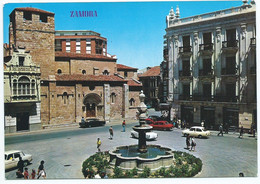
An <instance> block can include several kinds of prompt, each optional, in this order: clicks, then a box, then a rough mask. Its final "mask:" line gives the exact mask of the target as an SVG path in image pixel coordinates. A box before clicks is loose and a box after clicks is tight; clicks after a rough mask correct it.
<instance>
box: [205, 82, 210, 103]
mask: <svg viewBox="0 0 260 184" xmlns="http://www.w3.org/2000/svg"><path fill="white" fill-rule="evenodd" d="M203 97H204V98H206V99H207V100H209V99H210V97H211V84H203Z"/></svg>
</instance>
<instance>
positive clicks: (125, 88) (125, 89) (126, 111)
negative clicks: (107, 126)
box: [122, 84, 129, 118]
mask: <svg viewBox="0 0 260 184" xmlns="http://www.w3.org/2000/svg"><path fill="white" fill-rule="evenodd" d="M122 110H123V112H124V114H123V117H124V118H128V116H129V86H128V84H124V86H123V109H122Z"/></svg>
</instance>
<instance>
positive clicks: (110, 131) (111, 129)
mask: <svg viewBox="0 0 260 184" xmlns="http://www.w3.org/2000/svg"><path fill="white" fill-rule="evenodd" d="M109 134H110V139H111V140H112V139H113V135H114V133H113V128H112V126H110V128H109Z"/></svg>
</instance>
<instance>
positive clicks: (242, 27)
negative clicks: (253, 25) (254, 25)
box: [241, 23, 246, 39]
mask: <svg viewBox="0 0 260 184" xmlns="http://www.w3.org/2000/svg"><path fill="white" fill-rule="evenodd" d="M241 35H242V39H245V37H246V24H245V23H243V24H241Z"/></svg>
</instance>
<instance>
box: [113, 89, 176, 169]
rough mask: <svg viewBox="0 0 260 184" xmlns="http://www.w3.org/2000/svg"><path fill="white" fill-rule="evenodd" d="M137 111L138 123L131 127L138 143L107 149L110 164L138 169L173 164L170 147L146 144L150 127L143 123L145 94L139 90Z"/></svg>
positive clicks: (145, 109) (156, 167)
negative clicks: (137, 135) (137, 134)
mask: <svg viewBox="0 0 260 184" xmlns="http://www.w3.org/2000/svg"><path fill="white" fill-rule="evenodd" d="M139 98H140V105H139V107H138V111H139V125H137V126H134V127H133V129H134V130H135V131H137V132H138V133H139V138H138V145H129V146H119V147H117V148H115V149H114V150H110V151H109V155H110V164H111V165H114V166H117V167H119V168H121V169H124V170H130V169H133V168H137V169H138V170H139V171H141V170H143V169H144V168H145V167H148V168H150V169H151V171H156V170H158V169H160V168H161V167H166V168H167V167H170V166H171V165H173V160H174V154H173V152H172V150H171V149H170V148H166V147H161V146H160V145H146V136H145V134H146V132H149V131H151V129H152V127H151V126H149V125H147V124H145V119H146V111H147V107H146V105H145V103H144V99H145V95H144V94H143V91H141V93H140V95H139Z"/></svg>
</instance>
